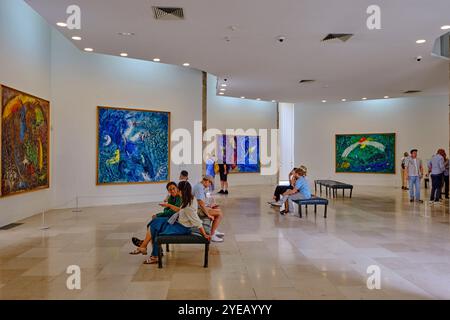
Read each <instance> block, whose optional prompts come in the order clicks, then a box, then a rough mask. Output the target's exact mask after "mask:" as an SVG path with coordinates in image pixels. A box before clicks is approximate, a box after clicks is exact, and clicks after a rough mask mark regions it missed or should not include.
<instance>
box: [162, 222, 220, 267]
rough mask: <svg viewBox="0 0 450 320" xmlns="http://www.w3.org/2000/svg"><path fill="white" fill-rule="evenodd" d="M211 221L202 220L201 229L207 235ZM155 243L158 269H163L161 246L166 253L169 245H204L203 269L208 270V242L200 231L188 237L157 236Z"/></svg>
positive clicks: (209, 231) (168, 250)
mask: <svg viewBox="0 0 450 320" xmlns="http://www.w3.org/2000/svg"><path fill="white" fill-rule="evenodd" d="M211 224H212V222H211V220H210V219H208V218H205V219H203V228H204V229H205V231H206V232H207V233H208V234H209V233H211ZM156 243H157V244H158V267H159V268H160V269H161V268H162V267H163V263H162V258H163V252H162V251H163V250H162V249H163V245H166V251H167V252H170V248H169V245H171V244H203V245H205V258H204V264H203V267H204V268H208V260H209V259H208V258H209V245H210V242H209V241H208V240H206V238H205V237H203V236H202V235H201V234H200V231H198V230H196V231H193V232H192V234H188V235H159V236H158V237H157V238H156Z"/></svg>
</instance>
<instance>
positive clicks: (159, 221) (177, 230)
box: [131, 181, 211, 264]
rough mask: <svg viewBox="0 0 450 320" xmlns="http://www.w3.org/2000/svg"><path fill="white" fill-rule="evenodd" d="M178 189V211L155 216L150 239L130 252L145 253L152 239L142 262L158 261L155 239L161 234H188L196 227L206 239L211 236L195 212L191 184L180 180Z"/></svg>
mask: <svg viewBox="0 0 450 320" xmlns="http://www.w3.org/2000/svg"><path fill="white" fill-rule="evenodd" d="M178 189H179V192H180V196H181V199H182V204H181V208H180V210H179V212H178V213H177V214H176V215H174V216H172V217H171V218H170V219H167V218H156V219H155V220H154V221H152V223H150V240H149V241H148V242H147V243H145V241H144V243H142V245H141V246H140V247H139V248H138V249H137V250H136V251H133V252H132V253H131V254H143V255H146V254H147V245H148V243H149V242H150V241H152V239H153V250H152V254H151V256H150V258H149V259H147V260H145V261H144V264H156V263H158V245H157V242H156V239H157V238H158V236H161V235H188V234H191V233H192V228H197V229H198V230H199V231H200V233H201V234H202V235H203V236H204V237H205V238H206V239H207V240H208V241H210V240H211V236H210V235H208V234H207V233H206V231H205V229H204V228H203V222H202V220H201V219H200V218H199V216H198V214H197V210H198V206H197V202H196V201H195V199H194V196H193V194H192V186H191V184H190V183H189V182H187V181H181V182H180V183H179V184H178ZM154 222H155V223H154Z"/></svg>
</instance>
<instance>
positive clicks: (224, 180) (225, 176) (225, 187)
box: [218, 163, 230, 195]
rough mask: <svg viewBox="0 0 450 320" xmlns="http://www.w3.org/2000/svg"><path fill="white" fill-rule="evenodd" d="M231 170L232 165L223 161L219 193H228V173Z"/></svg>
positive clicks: (220, 168)
mask: <svg viewBox="0 0 450 320" xmlns="http://www.w3.org/2000/svg"><path fill="white" fill-rule="evenodd" d="M229 171H230V166H229V165H227V164H225V163H222V164H219V173H220V186H221V189H220V191H219V192H218V193H219V194H226V195H227V194H228V173H229Z"/></svg>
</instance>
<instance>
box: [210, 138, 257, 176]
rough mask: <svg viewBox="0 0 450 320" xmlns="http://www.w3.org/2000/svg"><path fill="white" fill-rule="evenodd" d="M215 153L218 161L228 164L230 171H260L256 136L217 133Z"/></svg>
mask: <svg viewBox="0 0 450 320" xmlns="http://www.w3.org/2000/svg"><path fill="white" fill-rule="evenodd" d="M216 153H217V155H218V159H219V163H225V164H228V165H229V166H230V173H259V172H261V162H260V139H259V137H258V136H233V135H219V136H218V137H217V152H216Z"/></svg>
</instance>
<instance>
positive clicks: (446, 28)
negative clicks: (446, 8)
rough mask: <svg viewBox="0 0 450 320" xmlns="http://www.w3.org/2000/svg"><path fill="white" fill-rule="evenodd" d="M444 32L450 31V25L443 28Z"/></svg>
mask: <svg viewBox="0 0 450 320" xmlns="http://www.w3.org/2000/svg"><path fill="white" fill-rule="evenodd" d="M441 29H442V30H449V29H450V25H445V26H442V27H441Z"/></svg>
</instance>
